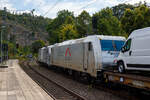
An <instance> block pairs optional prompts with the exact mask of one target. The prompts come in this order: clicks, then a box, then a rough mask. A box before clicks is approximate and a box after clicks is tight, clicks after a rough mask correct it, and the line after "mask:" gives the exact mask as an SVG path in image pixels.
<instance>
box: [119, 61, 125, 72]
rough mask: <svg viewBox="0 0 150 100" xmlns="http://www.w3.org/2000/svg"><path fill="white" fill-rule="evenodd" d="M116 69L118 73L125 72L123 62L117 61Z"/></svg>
mask: <svg viewBox="0 0 150 100" xmlns="http://www.w3.org/2000/svg"><path fill="white" fill-rule="evenodd" d="M118 71H119V73H125V67H124V64H123V62H119V63H118Z"/></svg>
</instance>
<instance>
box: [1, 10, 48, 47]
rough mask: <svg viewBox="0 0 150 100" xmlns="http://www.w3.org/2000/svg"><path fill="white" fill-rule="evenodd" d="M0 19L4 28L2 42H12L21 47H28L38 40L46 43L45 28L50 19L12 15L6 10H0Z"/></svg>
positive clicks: (27, 15) (24, 14) (30, 15)
mask: <svg viewBox="0 0 150 100" xmlns="http://www.w3.org/2000/svg"><path fill="white" fill-rule="evenodd" d="M0 18H1V19H0V20H1V25H3V26H5V36H4V40H8V41H9V40H13V41H14V42H16V43H17V44H19V45H22V46H29V45H31V44H32V43H33V42H34V41H35V40H39V39H41V40H43V41H45V42H46V43H48V42H47V37H48V33H47V32H46V27H47V25H48V22H49V21H50V19H47V18H46V19H45V18H43V17H41V16H33V15H32V14H27V13H23V14H21V15H18V14H12V13H9V12H7V10H6V9H5V10H0Z"/></svg>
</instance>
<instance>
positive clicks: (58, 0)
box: [43, 0, 61, 16]
mask: <svg viewBox="0 0 150 100" xmlns="http://www.w3.org/2000/svg"><path fill="white" fill-rule="evenodd" d="M60 1H61V0H57V1H56V2H55V4H54V5H53V6H52V7H51V8H49V9H48V11H47V12H46V13H45V14H43V16H46V15H47V14H48V13H49V12H50V11H51V10H52V9H53V8H55V6H56V5H57V4H58V3H59V2H60Z"/></svg>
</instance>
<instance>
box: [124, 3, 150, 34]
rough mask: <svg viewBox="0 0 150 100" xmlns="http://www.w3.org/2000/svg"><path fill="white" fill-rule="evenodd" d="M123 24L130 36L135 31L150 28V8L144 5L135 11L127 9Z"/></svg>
mask: <svg viewBox="0 0 150 100" xmlns="http://www.w3.org/2000/svg"><path fill="white" fill-rule="evenodd" d="M121 24H122V28H123V29H124V30H125V32H126V33H127V34H128V35H129V34H130V33H131V32H132V31H133V30H135V29H140V28H144V27H148V26H150V8H149V7H147V6H146V5H145V4H144V5H140V6H139V7H137V8H135V9H134V10H131V9H126V11H125V13H124V15H123V17H122V19H121Z"/></svg>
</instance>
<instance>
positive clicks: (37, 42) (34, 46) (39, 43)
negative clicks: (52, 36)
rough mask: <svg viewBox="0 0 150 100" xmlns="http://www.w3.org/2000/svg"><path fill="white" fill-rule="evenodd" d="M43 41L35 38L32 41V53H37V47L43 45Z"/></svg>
mask: <svg viewBox="0 0 150 100" xmlns="http://www.w3.org/2000/svg"><path fill="white" fill-rule="evenodd" d="M44 46H45V43H44V41H42V40H37V41H35V42H33V43H32V46H31V47H32V52H33V53H38V50H39V48H41V47H44Z"/></svg>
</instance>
